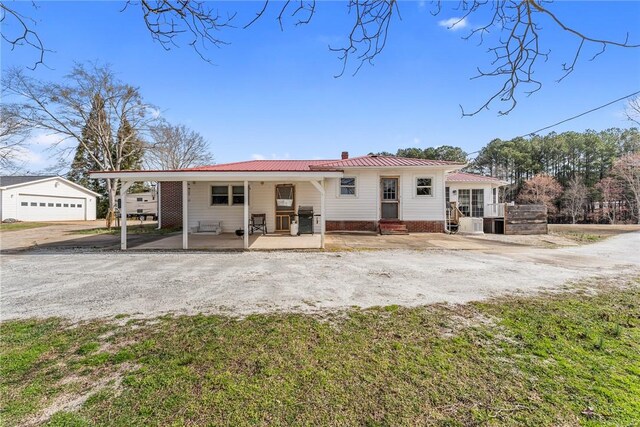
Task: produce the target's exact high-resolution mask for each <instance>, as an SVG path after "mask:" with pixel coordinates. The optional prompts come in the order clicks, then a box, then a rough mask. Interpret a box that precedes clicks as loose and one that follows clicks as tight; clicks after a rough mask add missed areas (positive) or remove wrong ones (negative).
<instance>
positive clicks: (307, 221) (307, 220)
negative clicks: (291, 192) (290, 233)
mask: <svg viewBox="0 0 640 427" xmlns="http://www.w3.org/2000/svg"><path fill="white" fill-rule="evenodd" d="M298 234H313V206H298Z"/></svg>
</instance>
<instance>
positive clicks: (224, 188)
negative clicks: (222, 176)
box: [211, 185, 229, 205]
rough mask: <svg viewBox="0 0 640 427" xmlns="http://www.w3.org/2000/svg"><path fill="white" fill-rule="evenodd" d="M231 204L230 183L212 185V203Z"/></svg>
mask: <svg viewBox="0 0 640 427" xmlns="http://www.w3.org/2000/svg"><path fill="white" fill-rule="evenodd" d="M228 204H229V186H228V185H212V186H211V205H228Z"/></svg>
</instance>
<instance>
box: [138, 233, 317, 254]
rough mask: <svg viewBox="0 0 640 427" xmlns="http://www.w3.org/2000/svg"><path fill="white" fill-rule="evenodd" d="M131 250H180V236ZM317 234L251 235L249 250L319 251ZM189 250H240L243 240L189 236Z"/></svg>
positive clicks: (231, 236)
mask: <svg viewBox="0 0 640 427" xmlns="http://www.w3.org/2000/svg"><path fill="white" fill-rule="evenodd" d="M129 247H130V248H131V249H182V234H181V233H176V234H167V235H165V236H159V237H158V238H157V239H154V240H153V241H151V242H143V243H140V244H136V243H131V244H130V246H129ZM320 248H321V238H320V235H319V234H303V235H300V236H291V235H288V234H264V235H263V234H252V235H250V236H249V249H260V250H280V249H320ZM189 249H196V250H242V249H243V239H242V238H241V237H238V236H236V235H235V234H234V233H222V234H218V235H216V234H207V233H196V234H189Z"/></svg>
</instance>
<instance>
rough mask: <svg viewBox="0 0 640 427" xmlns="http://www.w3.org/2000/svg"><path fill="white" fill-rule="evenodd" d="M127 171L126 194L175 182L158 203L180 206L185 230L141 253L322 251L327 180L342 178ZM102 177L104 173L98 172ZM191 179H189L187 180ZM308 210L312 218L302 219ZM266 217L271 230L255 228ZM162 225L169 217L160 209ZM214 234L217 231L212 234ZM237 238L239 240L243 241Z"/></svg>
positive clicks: (123, 231)
mask: <svg viewBox="0 0 640 427" xmlns="http://www.w3.org/2000/svg"><path fill="white" fill-rule="evenodd" d="M178 174H180V175H185V177H182V178H181V179H177V176H176V174H175V173H174V174H170V173H165V172H154V171H140V172H137V173H131V172H124V173H123V175H124V176H122V177H121V179H122V183H121V188H120V193H121V195H123V194H125V193H126V192H127V190H128V189H129V188H130V186H131V185H132V184H133V183H134V182H139V181H156V182H160V183H162V184H165V183H168V184H171V188H172V193H171V194H164V193H165V192H164V190H163V186H160V187H159V191H158V201H159V204H160V205H161V206H164V205H162V203H163V202H164V201H165V200H164V199H165V198H166V201H167V202H168V203H171V204H172V206H173V207H174V208H175V209H174V211H173V213H174V214H177V217H178V218H177V221H175V218H174V222H173V223H172V224H171V226H172V227H180V228H182V232H181V233H180V234H170V235H167V236H166V237H163V238H161V239H157V240H156V241H154V242H148V243H145V244H140V245H138V246H137V247H136V249H178V248H181V249H225V250H227V249H231V250H233V249H322V248H324V237H325V229H326V227H325V217H326V215H325V184H326V182H325V178H330V177H336V176H340V175H341V173H340V172H336V171H323V172H317V171H302V172H298V173H294V172H275V171H274V172H225V173H221V172H214V171H211V172H206V173H205V172H198V173H190V172H179V173H178ZM96 175H99V174H96ZM187 176H188V179H186V177H187ZM121 200H122V205H121V209H120V216H121V219H120V221H121V244H120V247H121V249H123V250H124V249H127V218H126V214H127V203H126V197H121ZM302 207H305V208H307V209H308V210H309V212H311V213H310V214H309V215H304V216H303V215H298V214H299V213H301V208H302ZM254 216H255V217H261V218H262V221H263V223H264V225H266V229H265V228H262V229H260V230H254V234H250V231H251V229H252V227H251V224H252V219H253V218H254ZM158 217H159V218H158V221H159V223H160V227H162V228H165V227H166V225H167V224H166V222H167V220H168V218H166V217H164V216H163V210H162V209H159V211H158ZM294 220H299V224H298V225H299V226H300V233H301V235H299V236H295V235H294V236H292V235H291V232H290V229H291V228H292V224H291V222H292V221H294ZM212 231H215V232H212ZM238 234H239V235H240V237H238Z"/></svg>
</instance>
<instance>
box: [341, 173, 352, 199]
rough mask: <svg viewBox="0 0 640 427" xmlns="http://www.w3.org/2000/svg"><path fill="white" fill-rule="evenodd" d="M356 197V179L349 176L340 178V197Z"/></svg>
mask: <svg viewBox="0 0 640 427" xmlns="http://www.w3.org/2000/svg"><path fill="white" fill-rule="evenodd" d="M355 195H356V177H355V176H349V177H344V178H340V196H341V197H355Z"/></svg>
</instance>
